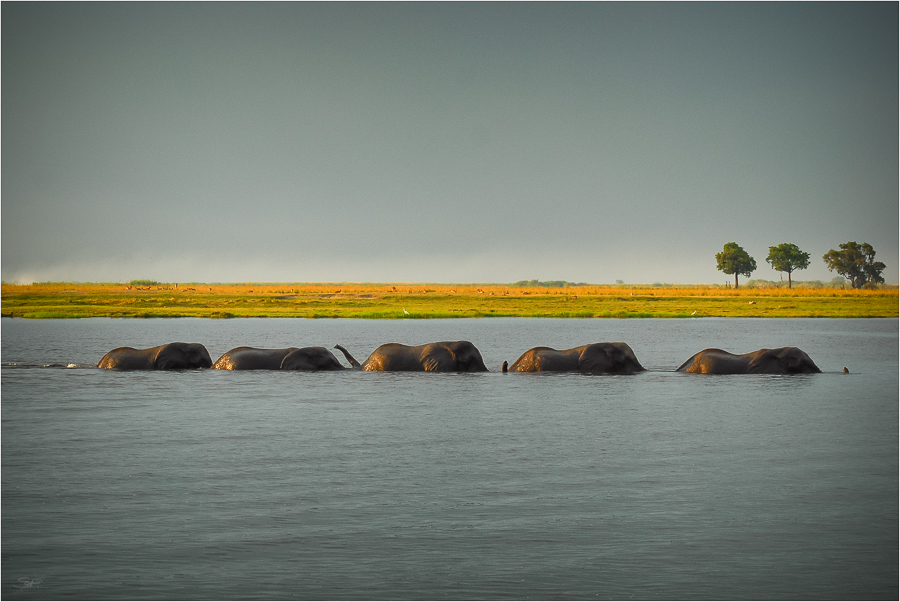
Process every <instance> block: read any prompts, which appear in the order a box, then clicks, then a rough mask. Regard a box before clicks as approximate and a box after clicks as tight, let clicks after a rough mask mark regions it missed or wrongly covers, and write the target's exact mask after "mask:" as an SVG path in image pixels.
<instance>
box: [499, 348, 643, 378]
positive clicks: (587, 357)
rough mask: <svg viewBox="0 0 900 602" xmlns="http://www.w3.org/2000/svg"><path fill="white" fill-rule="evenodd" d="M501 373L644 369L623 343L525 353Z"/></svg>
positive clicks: (599, 372) (537, 349)
mask: <svg viewBox="0 0 900 602" xmlns="http://www.w3.org/2000/svg"><path fill="white" fill-rule="evenodd" d="M502 370H503V372H507V371H509V372H580V373H581V374H634V373H636V372H643V371H644V370H645V368H644V367H643V366H642V365H641V363H640V362H639V361H638V359H637V357H635V355H634V351H632V350H631V347H629V346H628V345H626V344H625V343H594V344H592V345H582V346H581V347H574V348H572V349H564V350H558V349H551V348H550V347H535V348H534V349H529V350H528V351H526V352H525V353H523V354H522V356H521V357H520V358H519V359H517V360H516V361H515V363H514V364H513V365H512V366H510V367H509V368H507V365H506V362H503V369H502Z"/></svg>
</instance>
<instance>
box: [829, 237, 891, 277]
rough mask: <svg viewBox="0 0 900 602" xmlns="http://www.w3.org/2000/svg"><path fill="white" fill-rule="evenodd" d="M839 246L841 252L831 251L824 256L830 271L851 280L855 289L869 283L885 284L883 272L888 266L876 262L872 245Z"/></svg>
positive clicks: (851, 243)
mask: <svg viewBox="0 0 900 602" xmlns="http://www.w3.org/2000/svg"><path fill="white" fill-rule="evenodd" d="M839 246H840V249H841V250H840V251H835V250H834V249H831V250H830V251H828V252H827V253H825V255H823V256H822V259H824V260H825V264H826V265H827V266H828V269H829V270H830V271H832V272H837V273H838V274H840V275H841V276H843V277H844V278H846V279H847V280H849V281H850V286H852V287H853V288H862V287H864V286H865V285H866V284H867V283H869V282H884V278H882V276H881V272H883V271H884V268H885V267H886V266H885V265H884V264H883V263H881V262H880V261H875V249H873V248H872V245H870V244H869V243H867V242H864V243H862V244H861V245H860V244H857V243H855V242H848V243H843V244H841V245H839Z"/></svg>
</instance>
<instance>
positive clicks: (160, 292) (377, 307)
mask: <svg viewBox="0 0 900 602" xmlns="http://www.w3.org/2000/svg"><path fill="white" fill-rule="evenodd" d="M2 315H3V316H4V317H21V318H90V317H117V318H118V317H121V318H153V317H199V318H242V317H270V318H274V317H284V318H375V319H403V318H473V317H513V316H515V317H551V318H689V317H694V318H698V317H710V316H715V317H765V318H798V317H828V318H873V317H886V318H896V317H898V291H897V288H896V287H891V288H886V289H880V290H859V291H858V290H850V289H834V288H816V289H813V288H805V289H804V288H795V289H793V290H788V289H785V288H742V289H737V290H735V289H733V288H724V287H720V286H705V285H704V286H701V285H697V286H673V287H667V286H656V285H654V286H639V285H633V286H592V285H587V286H568V287H541V286H514V285H497V284H485V285H473V284H464V285H445V284H435V285H433V284H359V283H349V284H348V283H334V284H303V283H298V284H288V283H243V284H197V283H194V284H190V283H189V284H185V283H179V284H177V285H176V284H147V283H144V284H143V285H138V286H135V285H132V284H116V283H109V284H98V283H85V284H82V283H77V284H76V283H41V284H31V285H12V284H3V286H2Z"/></svg>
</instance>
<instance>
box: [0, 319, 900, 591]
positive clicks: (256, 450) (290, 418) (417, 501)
mask: <svg viewBox="0 0 900 602" xmlns="http://www.w3.org/2000/svg"><path fill="white" fill-rule="evenodd" d="M897 325H898V322H897V320H758V319H754V320H749V319H748V320H706V319H704V320H568V321H567V320H518V319H496V320H493V319H491V320H487V319H484V320H440V321H391V322H366V321H354V320H272V319H266V320H229V321H205V320H185V319H180V320H77V321H52V322H50V321H48V322H36V321H22V320H9V319H4V320H3V321H2V328H3V338H2V346H3V348H2V363H3V368H2V393H3V404H2V420H3V423H2V424H3V427H2V428H3V432H2V435H3V437H2V544H3V564H2V583H0V594H2V595H3V596H4V597H9V598H13V597H26V596H28V597H39V598H53V599H59V598H91V599H113V598H116V599H120V598H128V599H132V598H151V599H158V598H179V599H210V598H231V599H233V598H267V599H268V598H277V599H285V598H305V599H372V598H376V599H378V598H390V599H424V598H429V599H434V598H450V599H459V598H465V599H472V598H479V599H481V598H494V599H496V598H501V599H509V598H516V599H524V598H526V597H532V598H535V597H539V598H543V599H556V598H566V599H586V598H590V599H610V598H615V599H620V598H625V597H636V598H660V599H662V598H678V599H682V598H707V599H708V598H717V599H719V598H759V599H763V598H766V599H773V598H778V599H784V598H814V599H822V598H891V599H896V598H897V594H898V592H897V579H898V570H897V567H898V553H897V550H898V537H897V533H898V524H897V498H898V481H897V473H898V465H897V449H898V433H897V424H898V407H897V406H898V404H897V390H898V377H897V365H898V353H897V349H898V337H897ZM453 339H460V340H471V341H472V342H474V343H475V344H476V345H477V346H478V347H479V349H480V350H481V352H482V355H483V356H484V359H485V362H486V364H487V365H488V367H489V368H491V369H492V370H495V371H497V372H493V373H486V374H462V375H454V374H449V375H448V374H428V375H423V374H371V373H360V372H356V371H346V372H337V373H332V372H329V373H319V374H302V373H280V372H244V373H241V372H218V371H191V372H180V373H117V372H110V371H104V370H98V369H93V368H91V369H80V368H81V367H83V366H95V365H96V362H97V361H98V360H99V359H100V358H101V357H102V356H103V354H105V353H106V352H107V351H109V350H110V349H112V348H114V347H118V346H122V345H129V346H134V347H150V346H154V345H158V344H160V343H162V342H168V341H176V340H182V341H195V342H202V343H204V344H205V345H206V346H207V348H208V349H209V351H210V354H211V355H212V356H213V357H218V356H219V355H221V354H222V353H224V352H225V351H227V350H229V349H231V348H233V347H236V346H238V345H252V346H258V347H273V348H274V347H286V346H308V345H325V346H328V347H331V346H332V345H333V344H334V343H341V344H343V345H345V346H347V347H348V349H350V350H351V352H353V353H354V354H356V355H357V357H359V356H364V355H367V354H368V353H370V352H371V351H372V350H374V349H375V348H376V347H377V346H378V345H380V344H382V343H386V342H391V341H396V342H402V343H407V344H420V343H423V342H429V341H438V340H453ZM600 341H625V342H627V343H628V344H629V345H630V346H631V347H632V348H633V349H634V351H635V353H636V355H637V357H638V359H639V360H640V361H641V363H642V364H644V366H646V367H647V368H649V369H650V371H649V372H645V373H641V374H637V375H634V376H608V377H586V376H581V375H542V374H515V375H512V374H508V375H503V374H500V373H499V371H498V370H499V366H500V364H501V363H502V362H503V361H504V360H508V361H512V360H514V359H515V358H516V357H518V356H519V355H520V354H521V353H522V351H524V350H526V349H528V348H530V347H534V346H537V345H548V346H552V347H557V348H568V347H573V346H576V345H580V344H585V343H588V342H600ZM786 345H795V346H798V347H800V348H802V349H804V350H805V351H807V353H809V354H810V356H811V357H812V358H813V359H814V360H815V361H816V363H817V364H818V365H819V366H820V367H821V368H822V369H823V370H825V371H827V372H829V373H825V374H816V375H801V376H791V377H780V376H710V375H690V374H677V373H674V369H675V368H676V367H677V366H678V365H680V364H681V363H682V362H683V361H684V360H685V359H687V358H688V357H690V356H691V355H693V354H694V353H696V352H697V351H699V350H701V349H704V348H707V347H711V346H716V347H722V348H725V349H727V350H729V351H733V352H735V353H744V352H747V351H753V350H755V349H759V348H762V347H777V346H786ZM10 363H16V364H19V365H18V366H15V367H12V366H9V364H10ZM22 364H25V365H28V366H29V367H27V368H23V367H21V365H22ZM50 364H58V365H60V366H68V365H69V364H75V365H76V366H78V367H79V369H70V368H62V367H57V368H43V366H45V365H50ZM845 365H847V366H848V367H850V369H851V374H849V375H843V374H840V373H839V371H840V369H841V368H842V367H843V366H845Z"/></svg>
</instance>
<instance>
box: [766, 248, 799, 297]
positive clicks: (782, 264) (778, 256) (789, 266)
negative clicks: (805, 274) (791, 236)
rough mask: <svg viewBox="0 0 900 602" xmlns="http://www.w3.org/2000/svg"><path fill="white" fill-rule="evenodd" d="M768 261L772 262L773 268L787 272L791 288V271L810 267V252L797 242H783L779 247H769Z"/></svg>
mask: <svg viewBox="0 0 900 602" xmlns="http://www.w3.org/2000/svg"><path fill="white" fill-rule="evenodd" d="M766 261H768V262H769V263H771V264H772V269H774V270H777V271H779V272H787V275H788V288H791V272H793V271H794V270H805V269H806V268H808V267H809V253H804V252H803V251H801V250H800V247H798V246H797V245H795V244H792V243H789V242H783V243H781V244H780V245H778V246H777V247H769V256H768V257H766Z"/></svg>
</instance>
